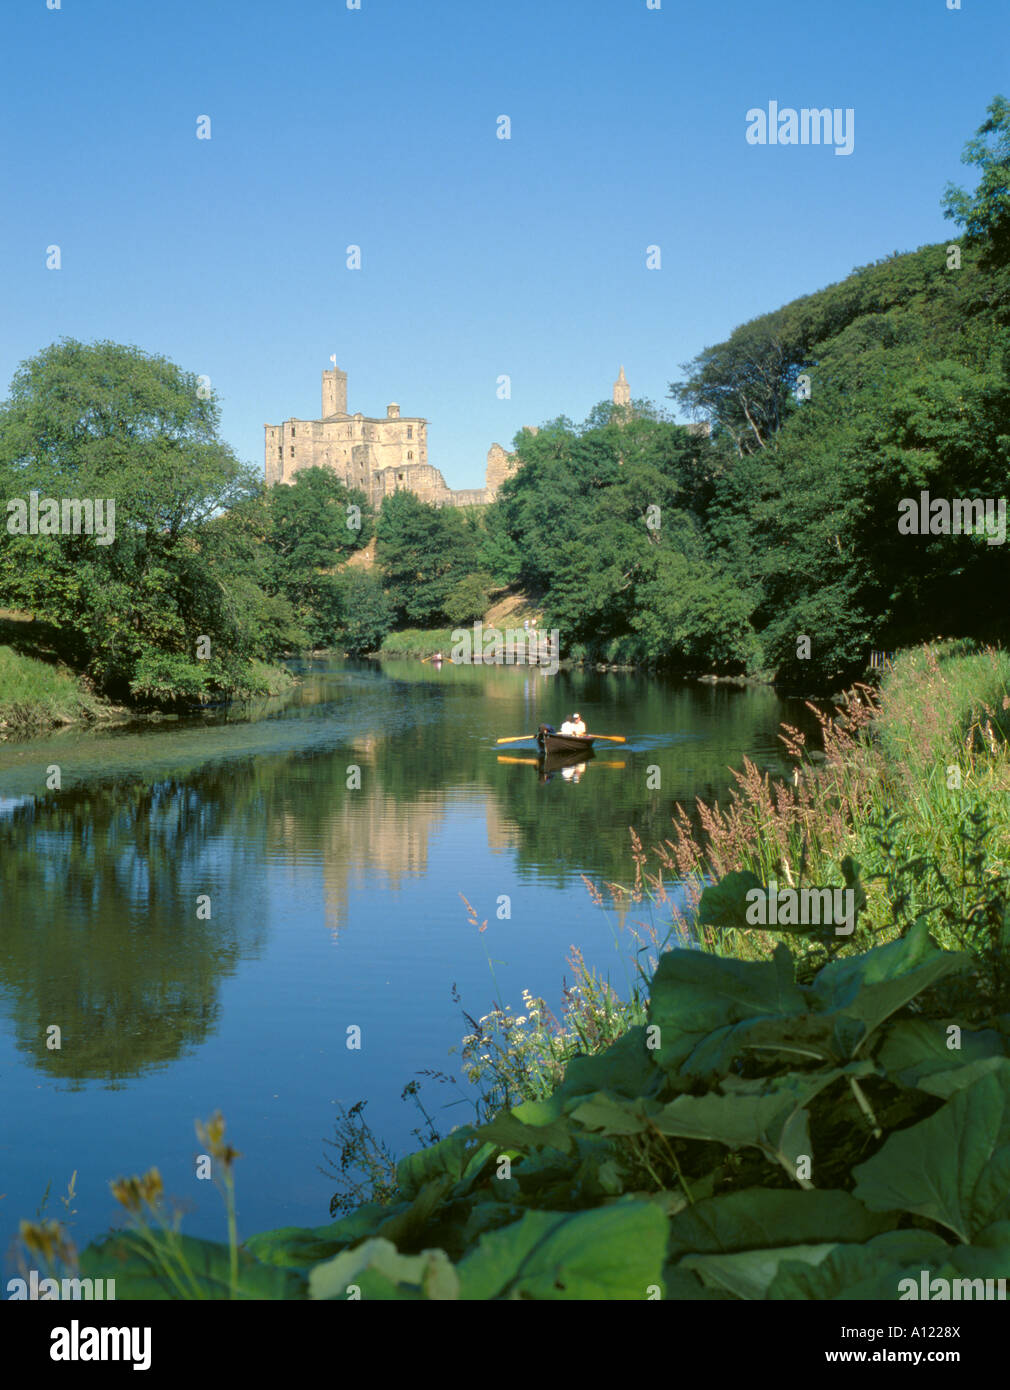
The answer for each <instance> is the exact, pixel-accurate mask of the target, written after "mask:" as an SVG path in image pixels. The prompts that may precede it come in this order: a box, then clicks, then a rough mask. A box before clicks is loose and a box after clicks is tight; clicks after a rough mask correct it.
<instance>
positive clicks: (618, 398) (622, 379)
mask: <svg viewBox="0 0 1010 1390" xmlns="http://www.w3.org/2000/svg"><path fill="white" fill-rule="evenodd" d="M614 404H615V405H623V406H625V407H627V406H630V405H631V387H630V386H629V385H628V379H627V377H626V376H625V375H624V368H623V367H622V368H621V370H620V372H619V373H618V377H617V380H616V381H615V382H614Z"/></svg>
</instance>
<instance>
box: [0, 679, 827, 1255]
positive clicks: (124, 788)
mask: <svg viewBox="0 0 1010 1390" xmlns="http://www.w3.org/2000/svg"><path fill="white" fill-rule="evenodd" d="M297 669H298V671H299V674H300V676H301V683H300V684H299V686H298V687H297V688H296V690H295V691H294V692H293V693H292V694H290V695H288V696H285V697H284V698H282V699H277V700H270V701H263V702H261V703H259V704H257V705H253V706H243V707H241V708H229V709H226V710H222V711H211V712H206V713H204V714H202V715H200V716H197V717H193V718H187V719H179V720H170V721H166V722H159V723H132V724H129V725H126V726H122V727H119V728H116V729H104V730H101V729H99V730H89V731H85V730H65V731H63V732H61V733H60V734H59V735H57V736H52V737H47V738H45V739H35V740H28V741H8V742H6V743H3V744H0V1019H2V1030H0V1115H2V1121H0V1193H2V1194H3V1195H2V1197H0V1249H2V1250H3V1251H4V1252H5V1256H6V1261H5V1268H6V1273H7V1277H9V1276H10V1274H11V1273H12V1268H11V1255H10V1251H11V1247H12V1241H13V1238H14V1236H15V1234H16V1231H17V1224H18V1221H19V1220H20V1219H21V1218H23V1217H32V1216H34V1215H36V1213H37V1211H38V1210H39V1208H40V1205H41V1203H42V1202H43V1198H44V1194H45V1192H46V1188H47V1185H51V1191H50V1195H49V1199H48V1206H47V1208H46V1210H47V1214H49V1215H55V1216H60V1217H66V1216H67V1211H66V1209H65V1208H64V1206H63V1204H62V1203H61V1201H60V1196H61V1194H65V1193H66V1189H67V1185H68V1183H69V1181H70V1179H71V1175H72V1174H74V1173H75V1172H76V1174H77V1178H76V1189H75V1197H74V1199H73V1201H72V1202H71V1203H70V1206H71V1208H72V1209H73V1214H72V1216H71V1218H70V1220H71V1234H72V1237H73V1238H74V1240H75V1241H76V1242H77V1244H78V1245H83V1244H84V1243H86V1242H87V1240H89V1239H91V1238H92V1237H94V1236H95V1235H96V1234H100V1233H101V1232H102V1231H103V1230H105V1229H106V1228H107V1227H108V1226H109V1225H111V1224H114V1223H116V1222H117V1220H118V1216H119V1214H120V1212H119V1208H118V1207H117V1206H116V1204H115V1202H114V1200H113V1198H112V1197H111V1194H110V1193H109V1188H108V1184H109V1181H110V1180H111V1179H114V1178H116V1177H118V1176H120V1175H125V1174H130V1173H134V1172H142V1171H145V1170H146V1169H147V1168H149V1167H151V1166H152V1165H154V1166H157V1167H158V1168H160V1170H161V1173H162V1176H163V1178H164V1182H165V1187H166V1190H167V1192H168V1193H169V1194H171V1195H172V1196H173V1197H174V1198H175V1199H177V1200H178V1202H179V1203H180V1204H181V1206H182V1207H183V1208H184V1210H185V1212H186V1214H185V1217H184V1221H183V1230H184V1231H186V1232H188V1233H190V1234H193V1235H203V1236H208V1237H213V1238H219V1239H223V1238H225V1229H224V1221H223V1217H222V1208H221V1203H220V1200H219V1199H218V1197H217V1196H216V1194H215V1193H214V1192H213V1191H212V1190H211V1189H212V1184H211V1183H209V1182H206V1181H199V1180H198V1179H197V1177H196V1171H195V1162H194V1160H195V1156H196V1154H197V1153H198V1151H199V1146H198V1143H197V1139H196V1136H195V1133H194V1129H193V1122H194V1120H195V1119H196V1118H198V1117H206V1116H208V1115H210V1114H211V1112H212V1111H213V1110H214V1109H216V1108H218V1107H219V1108H220V1109H221V1110H222V1111H223V1112H224V1115H225V1117H226V1120H227V1123H228V1138H229V1139H230V1140H231V1142H233V1143H234V1144H235V1146H236V1147H237V1148H238V1149H239V1150H240V1151H241V1153H242V1155H243V1157H242V1158H241V1159H240V1160H239V1162H238V1164H237V1168H236V1181H237V1189H238V1210H239V1228H240V1234H242V1235H248V1234H251V1233H252V1232H253V1231H255V1230H260V1229H265V1228H267V1227H271V1226H282V1225H300V1224H306V1225H319V1224H322V1223H323V1222H325V1221H326V1220H327V1219H328V1207H329V1200H330V1196H331V1194H332V1193H333V1192H334V1190H335V1188H336V1186H337V1183H336V1181H335V1180H334V1178H333V1176H332V1175H331V1174H329V1173H327V1172H326V1171H325V1169H326V1167H327V1163H328V1161H329V1160H332V1158H333V1157H334V1154H335V1150H333V1149H331V1148H329V1147H328V1144H327V1142H326V1141H332V1140H333V1139H334V1137H335V1136H334V1119H335V1116H336V1113H337V1105H338V1103H342V1104H344V1105H348V1106H349V1105H351V1104H353V1103H355V1102H356V1101H358V1100H365V1101H367V1102H368V1108H367V1111H366V1115H367V1118H368V1120H369V1122H370V1123H371V1125H372V1126H373V1128H374V1129H375V1131H376V1132H377V1133H378V1134H379V1135H380V1136H381V1137H382V1138H383V1139H384V1140H385V1141H386V1142H387V1143H388V1144H389V1145H390V1146H391V1147H392V1148H393V1149H394V1150H395V1151H396V1152H398V1153H401V1152H404V1151H405V1150H406V1149H407V1148H409V1147H415V1144H414V1141H413V1140H412V1139H411V1131H412V1129H413V1128H414V1127H415V1126H416V1125H417V1124H418V1123H419V1115H418V1113H417V1111H416V1110H415V1109H414V1107H413V1106H412V1105H411V1104H409V1103H407V1102H404V1101H402V1100H401V1098H400V1096H401V1092H402V1090H403V1087H404V1085H405V1084H406V1083H407V1082H408V1081H410V1080H411V1079H412V1078H415V1077H416V1076H417V1074H418V1073H419V1072H421V1071H422V1070H424V1069H431V1070H441V1071H446V1072H452V1073H454V1074H458V1072H459V1057H458V1054H457V1055H450V1049H451V1048H452V1047H454V1046H458V1044H459V1041H460V1038H461V1036H462V1035H463V1033H465V1032H466V1031H468V1030H467V1028H466V1026H465V1023H464V1021H463V1019H462V1016H461V1012H460V1010H461V1008H465V1009H467V1010H468V1012H470V1013H472V1014H474V1015H475V1016H479V1015H481V1014H484V1013H486V1012H488V1009H489V1008H490V1006H491V1003H492V1000H493V998H494V997H495V993H496V986H495V980H497V982H498V986H500V988H501V991H502V994H503V995H504V999H505V1001H506V1002H507V1003H509V1004H511V1005H513V1006H515V1005H517V1004H519V1003H520V992H521V990H522V989H523V988H524V987H525V988H528V989H530V990H531V992H532V993H533V994H535V995H542V996H543V997H544V998H545V999H546V1000H547V1002H548V1003H549V1004H550V1005H551V1006H552V1007H553V1008H555V1009H556V1010H558V1009H559V1007H560V1000H561V988H562V981H563V978H564V977H565V976H566V975H567V976H568V978H569V979H570V978H571V971H570V968H569V966H568V965H567V963H566V958H567V956H568V952H569V949H570V947H571V946H572V945H573V944H577V945H578V946H579V947H580V948H581V949H582V950H583V951H584V954H585V958H586V960H587V962H588V963H589V964H590V965H592V966H593V967H595V968H597V969H599V970H601V971H604V972H608V973H609V975H610V978H611V979H612V981H613V983H614V985H615V987H616V988H618V989H619V990H623V987H624V981H625V980H626V978H627V975H628V972H629V970H630V969H631V967H630V964H629V962H630V960H631V950H630V948H628V949H626V947H628V943H627V935H628V934H627V932H626V931H625V930H624V929H622V928H621V927H620V925H619V922H618V919H617V917H616V914H615V913H614V911H613V910H612V909H601V908H600V907H597V906H594V904H593V902H592V900H591V898H590V896H589V894H588V892H587V889H586V887H585V884H584V883H583V881H582V875H586V876H587V877H588V878H589V879H590V880H591V881H593V882H600V881H603V880H609V881H617V882H629V881H630V880H631V878H632V877H633V872H634V866H633V864H632V860H631V855H630V843H629V835H628V828H629V826H633V827H634V828H635V829H636V831H637V832H638V833H639V834H640V835H641V837H642V839H643V841H644V842H645V844H646V845H649V844H652V843H655V842H656V841H658V840H660V839H662V838H663V837H664V836H665V835H666V834H668V833H669V820H670V813H671V809H672V807H673V804H674V803H675V802H681V803H683V804H684V805H686V806H688V807H693V805H694V801H695V798H696V797H701V798H702V799H704V800H707V801H711V800H713V799H715V798H717V797H718V798H720V799H723V798H725V795H726V792H727V789H728V787H729V786H730V785H731V778H730V775H729V772H728V769H729V767H731V766H735V767H739V766H741V764H742V760H743V757H744V755H747V756H749V757H750V758H751V759H753V760H754V761H755V762H756V763H757V765H758V766H759V767H760V768H762V769H767V770H770V771H772V772H779V771H781V770H782V769H783V762H782V756H781V744H780V743H779V740H778V737H777V735H778V732H779V726H780V722H781V721H782V720H788V721H789V722H790V723H792V724H795V725H798V726H800V727H803V728H806V729H810V728H811V726H812V722H813V721H812V719H811V717H810V716H809V712H808V711H807V710H805V708H804V706H803V704H802V702H801V701H796V700H784V699H781V698H779V697H778V696H777V695H776V694H775V693H774V692H773V691H771V690H769V689H766V688H762V687H752V688H747V689H738V688H735V687H730V686H725V685H718V686H713V685H704V684H693V683H691V684H689V683H678V682H674V681H665V680H662V679H657V678H652V677H646V676H643V675H639V674H632V673H623V672H621V673H615V672H609V673H598V672H562V673H561V674H559V675H556V676H554V677H547V676H546V675H545V674H543V673H541V672H537V671H535V670H532V669H530V670H525V669H499V668H494V669H488V668H457V667H450V666H446V667H443V668H442V669H441V670H440V671H435V670H433V669H432V668H431V667H430V666H423V665H420V664H419V663H413V662H397V663H388V664H385V665H380V664H378V663H369V662H361V663H354V662H340V661H315V662H305V663H302V664H301V665H300V666H299V667H298V668H297ZM576 708H577V709H578V710H579V711H580V712H581V713H582V715H583V716H584V717H585V719H586V721H587V723H588V725H589V727H590V730H591V731H593V732H598V733H606V734H624V735H627V737H628V743H627V745H626V746H625V747H619V746H617V745H607V744H600V745H598V754H597V757H596V758H595V759H593V760H592V761H590V762H589V763H588V764H587V765H586V767H585V769H584V771H582V772H581V773H574V772H572V771H571V770H569V773H568V775H567V776H566V775H564V774H562V773H557V774H556V775H554V776H552V777H551V778H550V780H547V781H545V780H542V779H541V777H540V775H539V773H538V769H537V766H536V764H535V761H534V760H533V753H534V751H535V750H534V747H533V745H532V744H515V745H512V746H510V747H507V748H505V749H501V748H496V747H495V743H494V740H495V738H496V737H499V736H505V735H511V734H522V733H528V732H532V731H533V730H534V729H535V728H536V726H537V724H539V723H541V722H545V721H546V722H549V723H553V724H556V725H557V724H560V722H561V721H562V719H563V718H565V716H566V715H567V714H569V713H570V712H571V711H572V710H573V709H576ZM657 769H658V777H657ZM57 770H58V771H57ZM57 777H58V784H57ZM657 781H658V785H657ZM460 894H464V895H465V896H466V898H467V899H468V900H469V902H471V903H472V904H473V906H474V908H475V910H476V912H477V914H478V919H479V921H481V922H483V921H484V920H485V919H486V920H487V923H488V925H487V928H486V930H484V931H479V930H478V928H477V927H476V926H474V925H472V924H471V923H470V921H469V920H468V916H467V912H466V909H465V907H464V905H463V902H462V901H461V898H460ZM503 899H507V900H508V907H509V910H510V914H511V915H510V916H508V917H499V915H498V913H499V905H500V903H501V902H502V900H503ZM649 914H650V908H649V905H648V904H647V903H644V904H642V905H640V906H639V907H636V908H633V909H632V910H631V912H630V913H629V920H630V921H635V920H643V921H644V920H648V918H649ZM656 924H657V926H659V927H660V928H664V925H665V924H664V923H663V922H662V921H659V920H657V923H656ZM492 971H493V976H492ZM453 987H455V989H456V990H457V991H458V993H459V997H460V1002H459V1003H456V1002H454V1000H453ZM355 1027H357V1028H359V1029H360V1030H361V1046H360V1048H353V1047H352V1048H349V1047H348V1045H347V1043H348V1038H349V1036H350V1037H351V1038H352V1039H353V1037H354V1034H353V1032H352V1033H351V1034H350V1035H349V1033H348V1030H349V1029H353V1028H355ZM54 1029H58V1030H59V1033H58V1034H57V1033H56V1032H54V1031H53V1030H54ZM57 1040H58V1042H59V1046H58V1047H57V1046H55V1043H56V1041H57ZM469 1089H470V1088H468V1087H467V1086H466V1084H465V1083H464V1084H463V1092H464V1093H467V1092H468V1091H469ZM421 1095H422V1098H423V1099H424V1101H425V1105H426V1108H427V1109H428V1110H429V1111H432V1112H433V1114H434V1116H435V1119H436V1123H437V1124H438V1125H439V1127H440V1128H441V1129H442V1131H443V1132H446V1131H447V1130H448V1129H449V1128H450V1127H451V1126H452V1125H454V1124H458V1123H464V1122H466V1121H467V1120H468V1119H470V1118H472V1111H468V1110H467V1107H466V1105H465V1104H458V1105H456V1106H454V1107H453V1108H451V1109H445V1108H441V1107H444V1106H445V1105H446V1103H447V1102H448V1101H449V1100H450V1099H453V1098H454V1097H453V1094H452V1093H450V1091H449V1089H448V1088H446V1087H444V1086H439V1085H433V1084H426V1085H425V1086H424V1087H423V1089H422V1092H421ZM455 1098H457V1099H458V1098H459V1097H458V1096H457V1097H455Z"/></svg>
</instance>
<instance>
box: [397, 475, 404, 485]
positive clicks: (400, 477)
mask: <svg viewBox="0 0 1010 1390" xmlns="http://www.w3.org/2000/svg"><path fill="white" fill-rule="evenodd" d="M398 476H399V479H400V482H401V483H402V482H403V474H402V473H400V474H399V475H398Z"/></svg>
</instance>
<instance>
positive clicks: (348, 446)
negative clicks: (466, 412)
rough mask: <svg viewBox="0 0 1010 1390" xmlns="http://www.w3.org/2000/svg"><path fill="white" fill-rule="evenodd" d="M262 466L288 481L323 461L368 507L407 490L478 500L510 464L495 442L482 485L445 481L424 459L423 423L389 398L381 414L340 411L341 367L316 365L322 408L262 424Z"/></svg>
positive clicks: (441, 498) (447, 502)
mask: <svg viewBox="0 0 1010 1390" xmlns="http://www.w3.org/2000/svg"><path fill="white" fill-rule="evenodd" d="M263 431H264V473H265V477H266V481H267V483H268V484H273V483H290V482H293V481H294V478H295V475H296V474H297V473H298V472H299V471H300V470H301V469H302V468H329V469H330V470H331V471H332V472H334V473H336V475H337V477H338V478H340V480H341V481H342V482H343V483H344V484H345V485H346V486H347V487H352V488H360V489H361V491H362V492H364V493H366V494H367V496H368V500H369V502H370V503H371V504H372V506H375V507H377V506H379V504H380V503H381V502H382V499H383V497H388V496H389V494H390V493H392V492H399V491H407V492H413V493H414V494H415V495H416V496H417V497H419V498H421V500H422V501H424V502H432V503H434V504H435V505H436V506H454V507H474V506H485V505H486V504H487V503H488V502H491V501H493V500H494V497H495V495H496V493H497V491H498V488H499V487H500V486H501V484H502V482H503V481H504V480H505V478H507V477H508V476H509V475H510V474H511V473H512V472H514V471H515V466H516V465H515V459H514V458H513V456H512V455H510V454H507V453H506V452H505V450H504V449H503V448H502V446H501V445H500V444H492V446H491V448H490V449H489V450H488V456H487V472H486V484H485V486H484V487H483V488H456V489H454V488H450V487H448V486H447V485H446V481H445V479H444V478H443V476H442V473H441V471H440V470H439V469H437V468H434V467H433V466H432V465H431V464H429V463H428V422H427V420H425V419H423V418H422V417H421V416H418V415H405V416H401V414H400V407H399V406H398V405H397V404H396V403H395V402H394V403H393V404H391V405H389V406H388V407H387V409H386V416H385V418H384V419H373V418H372V417H370V416H365V415H362V414H360V413H358V414H356V415H348V413H347V373H346V372H342V371H341V370H340V369H339V367H336V368H334V369H333V370H332V371H325V372H323V378H322V415H321V417H320V419H318V420H299V419H294V418H291V419H288V420H285V421H284V423H283V424H282V425H264V426H263Z"/></svg>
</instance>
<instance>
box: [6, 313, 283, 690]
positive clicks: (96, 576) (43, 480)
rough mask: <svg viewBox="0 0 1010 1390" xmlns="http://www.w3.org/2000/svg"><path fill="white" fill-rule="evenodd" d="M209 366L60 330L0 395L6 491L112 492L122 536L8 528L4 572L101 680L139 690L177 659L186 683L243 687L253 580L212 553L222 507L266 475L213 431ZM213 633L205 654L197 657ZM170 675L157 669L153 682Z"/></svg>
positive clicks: (18, 596)
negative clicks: (101, 538) (214, 522)
mask: <svg viewBox="0 0 1010 1390" xmlns="http://www.w3.org/2000/svg"><path fill="white" fill-rule="evenodd" d="M218 418H219V408H218V405H217V402H216V400H215V398H214V396H213V394H212V393H209V392H205V391H203V390H201V388H200V383H199V379H198V378H197V377H196V376H195V375H193V374H192V373H188V372H184V371H182V370H181V369H180V368H179V367H177V366H175V364H173V363H171V362H169V361H167V360H166V359H165V358H162V357H156V356H151V355H148V354H146V353H143V352H141V351H140V350H139V349H137V348H133V347H124V346H121V345H119V344H115V343H109V342H101V343H93V344H89V345H85V344H82V343H79V342H76V341H73V340H70V339H65V340H63V341H62V342H61V343H59V344H55V345H53V346H51V347H49V348H47V349H45V350H44V351H43V352H41V353H39V354H38V355H37V356H36V357H34V358H32V359H31V360H30V361H28V362H25V363H23V364H22V365H21V367H20V368H19V369H18V371H17V373H16V374H15V377H14V380H13V382H12V385H11V394H10V398H9V399H8V400H7V401H6V402H5V403H4V404H3V406H2V407H0V488H2V489H3V492H4V495H5V496H6V497H7V498H8V499H28V497H29V494H30V492H31V491H37V492H39V493H40V494H41V495H42V496H43V497H51V498H55V499H57V500H62V499H64V498H66V499H78V500H82V501H83V500H84V499H92V500H94V499H102V500H103V501H104V500H105V499H112V501H113V502H114V504H115V539H114V541H113V542H112V543H111V544H108V545H100V544H98V543H97V540H96V538H95V536H93V535H92V536H87V535H83V534H81V535H73V534H71V535H62V534H60V535H11V534H10V533H9V529H10V528H9V527H7V528H5V530H4V531H3V532H2V533H0V585H2V590H3V593H4V596H5V600H6V601H7V602H8V603H12V604H17V605H19V606H21V607H23V608H27V609H30V610H32V611H33V612H34V613H35V616H36V618H38V619H40V620H42V621H44V622H46V623H49V624H51V625H52V626H53V628H55V629H56V630H57V631H58V632H59V633H60V634H61V641H62V645H63V647H64V649H65V651H66V652H67V654H68V655H69V656H70V657H71V659H73V660H76V661H77V662H78V664H80V665H81V666H84V667H86V669H87V670H88V671H89V672H90V674H91V675H92V676H93V677H94V678H95V679H96V680H97V681H98V682H99V683H100V684H101V685H102V686H104V687H105V688H107V689H109V690H112V691H114V692H116V693H120V694H125V693H129V692H132V693H142V692H143V691H144V689H145V688H146V687H148V686H151V684H152V678H153V677H154V676H155V675H156V672H155V669H154V668H155V667H157V666H158V665H159V663H160V664H161V666H164V665H165V663H166V662H167V663H168V664H169V665H170V666H171V668H172V671H173V672H174V674H175V678H176V680H177V682H178V684H179V687H180V688H185V690H186V691H187V692H196V691H205V690H212V689H228V688H240V687H241V686H242V685H243V682H244V680H245V676H244V669H245V663H246V660H247V658H249V657H251V656H253V655H254V654H255V652H256V650H257V647H258V636H257V634H256V632H255V630H254V625H253V624H252V623H250V622H249V621H248V619H247V616H246V615H245V613H244V612H243V611H242V604H241V599H242V598H243V597H244V598H248V596H249V591H248V587H247V581H246V580H245V579H244V577H241V576H240V575H239V574H238V573H237V572H236V571H234V570H233V569H232V568H231V567H230V566H229V565H228V564H227V563H224V562H219V563H218V564H217V565H216V566H214V565H212V564H210V563H208V557H207V556H205V554H204V553H203V544H204V540H205V537H206V534H207V527H208V524H209V522H210V519H211V518H212V516H213V515H214V514H215V513H216V512H219V511H221V510H222V509H225V508H228V507H232V506H235V505H237V504H238V503H240V502H241V501H243V500H244V499H247V498H248V497H250V496H251V495H253V494H254V493H255V490H256V488H257V481H256V478H255V476H254V475H253V473H252V471H251V470H250V469H248V468H245V467H243V466H242V465H241V464H240V463H239V461H238V460H237V459H236V458H235V456H234V454H233V453H232V451H231V450H230V449H229V447H228V446H227V444H225V443H224V442H223V441H222V440H221V439H220V438H219V437H218V433H217V428H218ZM200 637H207V638H209V639H210V655H209V657H208V659H207V660H199V659H198V658H197V642H198V639H199V638H200ZM158 680H160V677H159V678H158V679H156V680H155V681H154V683H155V684H157V683H158Z"/></svg>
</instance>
